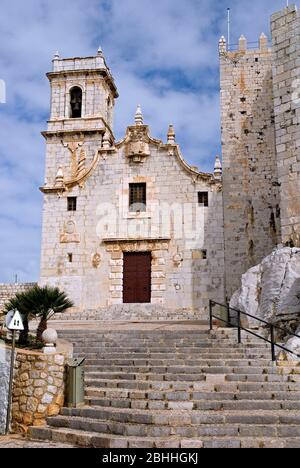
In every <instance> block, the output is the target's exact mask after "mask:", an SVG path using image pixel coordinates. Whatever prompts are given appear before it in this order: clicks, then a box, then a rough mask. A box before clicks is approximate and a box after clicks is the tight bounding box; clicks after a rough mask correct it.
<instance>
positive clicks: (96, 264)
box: [92, 253, 101, 268]
mask: <svg viewBox="0 0 300 468" xmlns="http://www.w3.org/2000/svg"><path fill="white" fill-rule="evenodd" d="M92 264H93V267H94V268H98V267H99V266H100V264H101V255H100V254H99V253H95V254H94V255H93V258H92Z"/></svg>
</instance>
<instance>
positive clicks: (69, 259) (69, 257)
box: [68, 253, 73, 263]
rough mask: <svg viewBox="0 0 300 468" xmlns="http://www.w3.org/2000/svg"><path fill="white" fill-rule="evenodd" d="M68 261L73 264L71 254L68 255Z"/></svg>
mask: <svg viewBox="0 0 300 468" xmlns="http://www.w3.org/2000/svg"><path fill="white" fill-rule="evenodd" d="M68 261H69V263H73V254H71V253H68Z"/></svg>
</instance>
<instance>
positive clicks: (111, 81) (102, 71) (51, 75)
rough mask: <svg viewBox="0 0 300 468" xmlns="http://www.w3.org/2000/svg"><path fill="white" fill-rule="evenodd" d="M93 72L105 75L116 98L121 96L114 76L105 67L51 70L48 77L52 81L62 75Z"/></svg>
mask: <svg viewBox="0 0 300 468" xmlns="http://www.w3.org/2000/svg"><path fill="white" fill-rule="evenodd" d="M91 74H96V75H101V76H103V77H104V79H105V81H106V83H107V84H108V85H109V87H110V89H111V91H112V92H113V95H114V98H118V97H119V93H118V90H117V86H116V84H115V82H114V79H113V77H112V76H111V75H110V73H109V72H108V71H107V70H106V69H105V68H103V69H97V68H96V69H95V68H87V69H84V68H83V69H78V70H59V71H51V72H49V73H47V74H46V76H47V78H48V79H49V81H52V80H53V79H54V78H58V77H60V76H62V75H65V76H67V75H68V76H70V75H74V76H78V75H91Z"/></svg>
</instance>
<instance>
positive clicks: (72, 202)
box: [68, 197, 77, 211]
mask: <svg viewBox="0 0 300 468" xmlns="http://www.w3.org/2000/svg"><path fill="white" fill-rule="evenodd" d="M76 210H77V198H76V197H68V211H76Z"/></svg>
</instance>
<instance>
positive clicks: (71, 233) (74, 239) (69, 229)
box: [60, 219, 80, 244]
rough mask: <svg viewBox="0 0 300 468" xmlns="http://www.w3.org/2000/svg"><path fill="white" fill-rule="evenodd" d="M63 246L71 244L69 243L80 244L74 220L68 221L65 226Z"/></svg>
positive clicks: (61, 238)
mask: <svg viewBox="0 0 300 468" xmlns="http://www.w3.org/2000/svg"><path fill="white" fill-rule="evenodd" d="M60 242H61V244H69V243H79V242H80V236H79V234H78V233H77V228H76V223H75V221H73V220H71V219H70V220H68V221H66V222H65V224H64V230H63V233H62V234H61V236H60Z"/></svg>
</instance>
